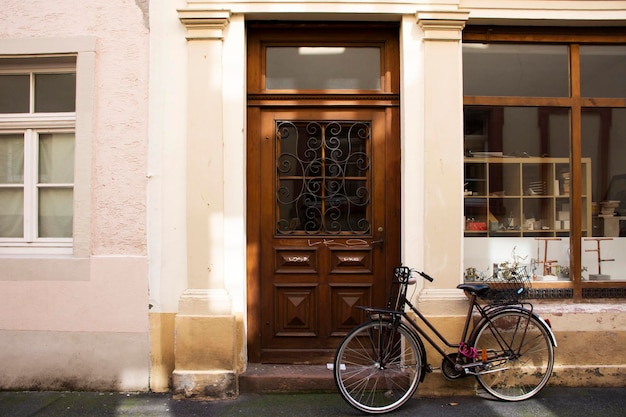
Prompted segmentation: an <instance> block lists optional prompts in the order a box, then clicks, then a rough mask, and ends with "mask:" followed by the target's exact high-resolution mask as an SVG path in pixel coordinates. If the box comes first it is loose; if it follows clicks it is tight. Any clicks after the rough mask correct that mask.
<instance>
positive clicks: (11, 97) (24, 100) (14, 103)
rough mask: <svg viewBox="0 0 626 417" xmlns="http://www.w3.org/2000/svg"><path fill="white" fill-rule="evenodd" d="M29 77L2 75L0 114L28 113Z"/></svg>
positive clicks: (0, 80)
mask: <svg viewBox="0 0 626 417" xmlns="http://www.w3.org/2000/svg"><path fill="white" fill-rule="evenodd" d="M29 80H30V76H29V75H27V74H26V75H0V113H28V112H29V110H28V103H29V100H30V95H29V91H30V81H29Z"/></svg>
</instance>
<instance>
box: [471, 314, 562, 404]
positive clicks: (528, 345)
mask: <svg viewBox="0 0 626 417" xmlns="http://www.w3.org/2000/svg"><path fill="white" fill-rule="evenodd" d="M475 335H476V336H475V338H474V343H473V345H474V347H475V348H476V350H477V351H478V353H479V355H480V356H481V357H482V356H483V355H486V357H487V361H484V358H481V357H479V360H481V359H482V360H483V362H485V364H484V365H482V366H481V367H480V369H477V372H478V374H477V375H476V379H477V380H478V382H479V384H480V385H481V386H482V387H483V388H484V389H485V390H486V391H487V392H489V393H490V394H491V395H493V396H494V397H496V398H499V399H501V400H504V401H522V400H526V399H528V398H531V397H533V396H534V395H535V394H537V393H538V392H539V391H541V389H542V388H543V387H544V386H545V385H546V384H547V383H548V380H549V379H550V376H551V375H552V368H553V366H554V347H553V345H552V339H551V337H550V335H549V333H548V330H547V329H546V328H545V325H544V324H543V323H541V322H540V321H539V320H538V319H537V318H536V317H535V316H533V315H532V314H531V313H530V312H529V311H527V310H508V311H501V312H498V313H496V314H494V315H493V316H491V317H490V319H489V320H486V321H485V322H484V323H483V324H482V325H481V326H480V327H479V328H478V329H477V330H476V332H475Z"/></svg>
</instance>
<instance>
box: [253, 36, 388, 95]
mask: <svg viewBox="0 0 626 417" xmlns="http://www.w3.org/2000/svg"><path fill="white" fill-rule="evenodd" d="M380 59H381V58H380V48H374V47H282V46H280V47H268V48H267V50H266V79H265V88H266V89H268V90H294V89H297V90H380V89H381V80H380V78H381V70H380V65H381V61H380Z"/></svg>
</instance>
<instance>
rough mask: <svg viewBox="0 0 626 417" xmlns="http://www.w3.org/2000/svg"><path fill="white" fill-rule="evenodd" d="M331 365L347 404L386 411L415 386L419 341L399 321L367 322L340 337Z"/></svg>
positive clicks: (419, 360)
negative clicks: (332, 364)
mask: <svg viewBox="0 0 626 417" xmlns="http://www.w3.org/2000/svg"><path fill="white" fill-rule="evenodd" d="M333 369H334V376H335V383H336V384H337V388H338V389H339V393H340V394H341V396H342V397H343V398H344V400H346V401H347V402H348V404H350V405H351V406H353V407H354V408H356V409H358V410H360V411H363V412H366V413H370V414H381V413H386V412H389V411H392V410H395V409H396V408H398V407H400V406H401V405H402V404H404V403H405V402H406V401H408V400H409V399H410V398H411V396H412V395H413V393H414V392H415V390H416V389H417V386H418V384H419V382H420V377H421V373H422V356H421V349H420V345H419V344H418V342H417V341H416V339H415V336H414V335H413V333H412V332H411V331H410V330H409V329H407V328H406V326H404V325H402V324H395V325H394V324H393V323H391V322H387V321H371V322H367V323H364V324H362V325H361V326H359V327H357V328H355V329H354V330H352V331H351V332H350V333H349V334H348V335H347V336H346V337H345V338H344V339H343V341H342V342H341V344H340V345H339V347H338V349H337V354H336V356H335V362H334V368H333Z"/></svg>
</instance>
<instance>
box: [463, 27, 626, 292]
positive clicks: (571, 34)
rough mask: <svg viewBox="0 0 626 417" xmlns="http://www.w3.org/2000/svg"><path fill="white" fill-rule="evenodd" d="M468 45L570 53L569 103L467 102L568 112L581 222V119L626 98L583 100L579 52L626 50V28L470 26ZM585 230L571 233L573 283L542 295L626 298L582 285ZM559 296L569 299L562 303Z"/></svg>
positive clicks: (608, 287) (617, 285)
mask: <svg viewBox="0 0 626 417" xmlns="http://www.w3.org/2000/svg"><path fill="white" fill-rule="evenodd" d="M463 43H464V44H466V43H511V44H521V43H524V44H528V43H537V44H561V45H562V44H565V45H567V46H568V47H569V53H570V61H569V62H570V68H569V70H570V96H569V97H511V96H506V97H505V96H465V95H464V96H463V105H464V108H465V107H476V106H504V107H507V106H538V107H552V108H562V109H563V110H569V111H570V114H571V119H570V123H571V136H570V155H569V158H570V169H571V184H572V189H571V199H572V204H571V211H570V216H571V218H572V219H580V218H581V216H582V204H581V203H580V200H581V196H582V189H581V188H582V187H581V182H582V163H581V161H582V149H581V148H582V145H581V141H582V137H581V130H582V113H583V111H584V109H585V108H616V107H617V108H626V98H592V97H583V96H582V95H581V86H580V81H581V74H580V46H581V45H587V44H596V45H616V44H622V45H623V44H626V28H576V29H575V30H574V29H567V28H528V27H494V26H489V27H487V26H472V25H468V26H467V27H466V28H465V29H464V31H463ZM582 238H583V230H582V228H581V222H580V221H572V222H571V227H570V253H571V256H570V271H572V274H571V275H570V281H563V282H552V283H537V284H535V285H534V286H535V287H536V288H538V289H542V288H543V289H545V290H552V291H547V292H546V293H550V294H557V296H555V297H546V298H572V299H573V300H574V301H580V300H582V299H596V298H621V299H624V298H626V282H625V281H621V282H620V281H612V282H609V281H607V282H590V281H583V280H582V278H581V276H582V274H581V270H582V251H583V250H584V248H582ZM558 294H566V295H565V296H563V297H560V296H558Z"/></svg>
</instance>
